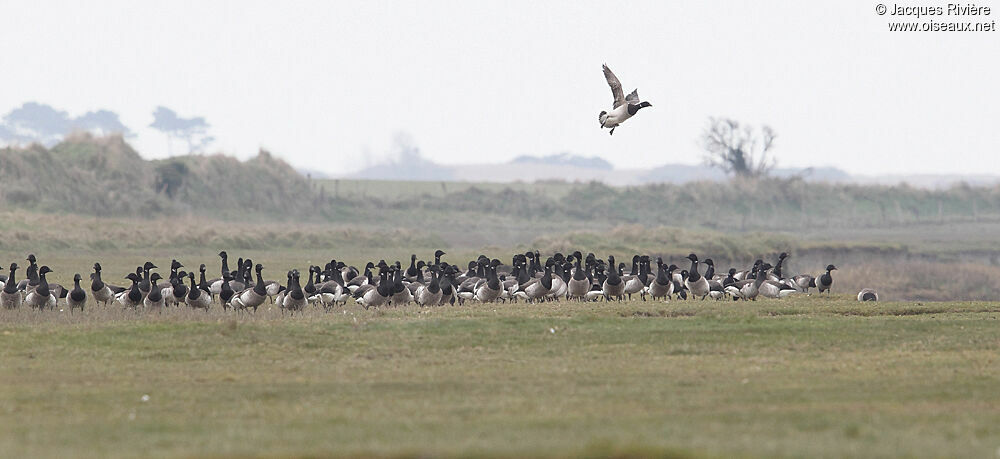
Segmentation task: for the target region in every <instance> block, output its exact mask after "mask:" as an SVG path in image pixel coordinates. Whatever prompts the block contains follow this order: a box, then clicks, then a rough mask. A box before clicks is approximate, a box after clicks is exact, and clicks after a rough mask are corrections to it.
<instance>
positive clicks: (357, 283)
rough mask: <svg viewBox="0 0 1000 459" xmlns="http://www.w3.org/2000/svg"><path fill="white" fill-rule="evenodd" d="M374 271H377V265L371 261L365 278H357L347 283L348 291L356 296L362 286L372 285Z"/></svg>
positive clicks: (366, 268) (367, 266)
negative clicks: (355, 293)
mask: <svg viewBox="0 0 1000 459" xmlns="http://www.w3.org/2000/svg"><path fill="white" fill-rule="evenodd" d="M373 269H375V263H372V262H370V261H369V262H368V264H366V265H365V274H364V275H363V276H355V277H354V278H352V279H351V280H348V281H347V285H346V287H347V289H348V290H350V291H351V294H352V295H353V294H354V292H357V291H358V289H359V288H361V287H362V286H364V285H368V284H371V283H372V270H373ZM345 279H346V278H345Z"/></svg>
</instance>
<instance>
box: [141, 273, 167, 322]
mask: <svg viewBox="0 0 1000 459" xmlns="http://www.w3.org/2000/svg"><path fill="white" fill-rule="evenodd" d="M160 279H163V277H161V276H160V273H153V275H152V276H150V277H149V283H150V289H149V294H147V295H146V297H145V298H143V299H142V305H143V306H145V307H146V310H147V311H154V312H163V307H164V306H165V305H166V301H165V300H164V299H163V289H161V288H160V287H158V286H157V285H156V282H158V281H159V280H160Z"/></svg>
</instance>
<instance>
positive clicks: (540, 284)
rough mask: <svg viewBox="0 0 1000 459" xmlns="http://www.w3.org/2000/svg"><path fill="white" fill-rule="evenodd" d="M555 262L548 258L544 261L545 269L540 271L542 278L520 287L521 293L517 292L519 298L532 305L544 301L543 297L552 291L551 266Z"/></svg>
mask: <svg viewBox="0 0 1000 459" xmlns="http://www.w3.org/2000/svg"><path fill="white" fill-rule="evenodd" d="M554 264H555V260H553V259H552V258H549V259H548V260H546V261H545V268H544V269H543V270H542V277H540V278H537V279H532V280H530V281H528V283H527V284H526V285H522V286H521V291H519V292H517V293H518V296H520V297H521V298H523V299H525V300H527V301H529V302H531V303H534V302H536V301H541V300H544V299H545V296H546V295H548V294H549V293H550V292H551V291H552V266H553V265H554Z"/></svg>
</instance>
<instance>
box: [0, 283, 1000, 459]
mask: <svg viewBox="0 0 1000 459" xmlns="http://www.w3.org/2000/svg"><path fill="white" fill-rule="evenodd" d="M998 316H1000V305H997V304H995V303H926V304H919V303H881V304H877V305H872V304H864V305H861V304H858V303H857V302H855V301H851V300H850V299H849V298H846V297H840V298H820V297H817V296H812V297H799V298H795V299H786V300H781V301H758V302H756V303H753V304H733V303H728V302H726V303H717V302H712V301H709V302H704V303H701V302H698V303H694V302H673V303H670V304H664V303H653V302H639V301H635V302H631V303H623V304H599V303H588V304H579V303H565V302H563V303H547V304H542V305H526V304H523V303H522V304H515V305H502V304H501V305H476V306H465V307H457V306H456V307H440V308H428V309H421V308H418V307H415V306H408V307H402V308H397V309H387V310H383V311H365V310H362V309H360V308H358V307H356V306H350V307H347V308H345V309H342V310H338V311H336V312H332V313H323V312H321V311H318V310H310V311H307V312H306V313H304V314H302V315H298V316H296V317H294V318H293V317H288V316H282V315H281V314H280V313H279V312H278V311H277V310H273V309H267V308H265V309H262V310H261V311H260V312H259V313H258V314H257V315H255V316H254V315H236V314H223V313H222V311H221V310H218V309H217V308H216V309H213V310H212V311H210V312H209V313H207V314H206V313H204V312H194V311H190V310H185V309H180V310H178V309H171V310H168V311H167V312H166V313H164V314H163V315H158V316H149V315H145V314H143V313H142V312H139V313H135V312H123V311H119V310H113V309H107V310H104V309H102V308H99V307H97V308H91V309H88V310H87V311H86V312H85V313H83V314H81V313H79V312H77V313H76V314H73V315H70V314H69V313H67V312H63V313H60V312H58V311H53V312H44V313H38V312H35V311H31V310H26V309H21V310H16V311H6V310H2V311H0V368H2V371H0V386H2V387H3V390H0V424H2V426H0V457H25V456H34V457H39V456H47V457H52V456H55V457H65V456H91V457H106V456H149V455H156V456H178V455H180V456H192V455H196V456H228V455H240V456H243V455H267V456H275V455H277V456H325V455H379V456H410V455H413V456H424V455H430V456H453V455H481V454H483V455H500V456H523V455H531V456H538V455H546V456H576V455H591V456H604V455H637V456H645V455H666V456H679V457H684V456H734V455H737V456H758V457H760V456H765V457H772V456H807V457H842V456H866V457H878V456H964V457H989V456H993V455H995V454H996V453H997V451H998V447H1000V363H998V358H1000V357H998V356H1000V353H998V350H1000V335H998V334H997V329H998V328H997V327H998V322H997V317H998ZM147 396H148V398H147Z"/></svg>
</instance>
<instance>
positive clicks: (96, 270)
mask: <svg viewBox="0 0 1000 459" xmlns="http://www.w3.org/2000/svg"><path fill="white" fill-rule="evenodd" d="M94 272H95V273H99V272H101V264H100V263H94Z"/></svg>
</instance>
